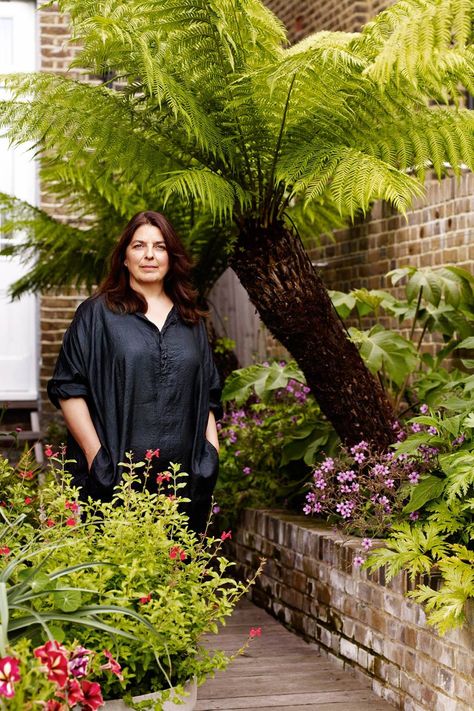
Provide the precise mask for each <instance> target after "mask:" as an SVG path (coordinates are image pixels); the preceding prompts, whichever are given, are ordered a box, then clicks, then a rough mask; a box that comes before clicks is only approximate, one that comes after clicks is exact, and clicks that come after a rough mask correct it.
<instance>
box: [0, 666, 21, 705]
mask: <svg viewBox="0 0 474 711" xmlns="http://www.w3.org/2000/svg"><path fill="white" fill-rule="evenodd" d="M19 679H20V670H19V668H18V659H15V658H14V657H3V658H2V659H0V696H5V698H7V699H11V698H12V697H13V696H15V688H14V686H13V683H14V682H15V681H19Z"/></svg>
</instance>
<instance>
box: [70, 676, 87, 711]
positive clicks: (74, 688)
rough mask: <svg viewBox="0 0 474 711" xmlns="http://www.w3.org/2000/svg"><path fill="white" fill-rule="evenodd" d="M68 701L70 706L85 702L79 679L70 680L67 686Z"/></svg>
mask: <svg viewBox="0 0 474 711" xmlns="http://www.w3.org/2000/svg"><path fill="white" fill-rule="evenodd" d="M65 698H66V701H67V703H68V705H69V706H74V704H79V703H81V702H83V701H84V692H83V690H82V689H81V685H80V684H79V682H78V681H77V679H69V681H68V683H67V686H66V695H65Z"/></svg>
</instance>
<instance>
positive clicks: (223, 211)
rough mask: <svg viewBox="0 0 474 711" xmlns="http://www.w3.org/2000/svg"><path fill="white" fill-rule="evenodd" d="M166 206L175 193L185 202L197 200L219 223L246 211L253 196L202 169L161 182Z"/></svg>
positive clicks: (183, 173)
mask: <svg viewBox="0 0 474 711" xmlns="http://www.w3.org/2000/svg"><path fill="white" fill-rule="evenodd" d="M160 187H161V189H162V190H163V191H164V196H165V205H166V203H167V201H168V199H169V197H170V196H171V195H172V194H173V193H176V194H177V195H179V197H180V198H182V199H183V200H185V201H186V200H190V199H194V200H198V201H199V202H200V203H202V205H203V206H204V207H205V208H207V209H209V210H210V211H211V213H212V214H213V215H215V216H216V217H217V218H218V219H221V220H225V219H226V218H229V217H230V216H231V215H232V214H233V211H234V209H239V210H242V211H243V210H244V209H245V207H246V206H248V204H249V203H250V195H249V194H248V193H246V192H245V191H244V190H243V189H242V188H241V187H240V186H239V185H238V184H237V183H234V182H232V181H228V180H226V179H225V178H223V177H221V176H220V175H217V174H216V173H213V172H212V171H210V170H206V169H202V170H195V169H192V168H190V169H189V170H181V171H176V172H174V174H172V175H171V176H170V177H168V178H165V179H164V180H163V181H162V182H161V186H160Z"/></svg>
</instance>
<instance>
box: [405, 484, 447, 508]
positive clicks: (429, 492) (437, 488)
mask: <svg viewBox="0 0 474 711" xmlns="http://www.w3.org/2000/svg"><path fill="white" fill-rule="evenodd" d="M444 486H445V482H444V481H443V479H440V478H439V477H437V476H433V475H431V476H429V477H427V478H426V479H423V481H420V483H419V484H417V485H416V486H415V487H414V488H413V489H412V492H411V497H410V501H409V502H408V504H407V505H406V506H405V508H404V509H403V512H404V513H412V512H413V511H418V510H419V509H421V508H422V506H424V505H425V504H426V503H427V502H428V501H431V500H432V499H437V498H438V496H441V494H442V493H443V489H444Z"/></svg>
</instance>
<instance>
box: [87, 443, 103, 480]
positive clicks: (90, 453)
mask: <svg viewBox="0 0 474 711" xmlns="http://www.w3.org/2000/svg"><path fill="white" fill-rule="evenodd" d="M100 447H101V444H100V442H99V444H98V445H97V444H96V445H94V447H91V448H90V449H88V450H87V451H85V452H84V454H85V457H86V460H87V470H88V472H89V474H90V471H91V469H92V463H93V461H94V459H95V458H96V457H97V455H98V453H99V451H100Z"/></svg>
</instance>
